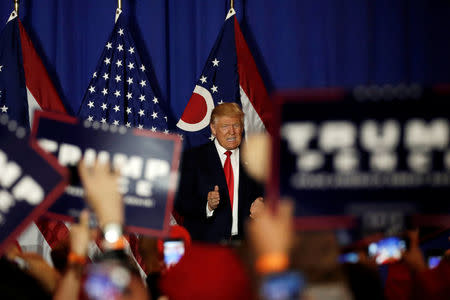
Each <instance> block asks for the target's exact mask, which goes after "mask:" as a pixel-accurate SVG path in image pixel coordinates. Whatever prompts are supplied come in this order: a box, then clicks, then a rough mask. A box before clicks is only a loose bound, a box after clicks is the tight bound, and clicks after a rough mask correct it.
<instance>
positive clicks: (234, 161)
mask: <svg viewBox="0 0 450 300" xmlns="http://www.w3.org/2000/svg"><path fill="white" fill-rule="evenodd" d="M214 145H215V146H216V149H217V153H218V154H219V157H220V162H221V163H222V168H223V165H224V164H225V159H227V155H226V154H225V152H227V149H225V148H224V147H222V146H221V145H220V144H219V141H218V140H217V139H215V140H214ZM230 151H231V155H230V160H231V167H232V168H233V180H234V184H233V186H234V190H233V212H232V213H233V221H232V225H231V235H236V234H238V203H239V196H238V194H239V192H238V191H239V148H236V149H233V150H230ZM227 193H228V191H227ZM220 201H223V199H220ZM213 214H214V210H210V209H209V207H208V202H206V216H207V217H208V218H209V217H211V216H213Z"/></svg>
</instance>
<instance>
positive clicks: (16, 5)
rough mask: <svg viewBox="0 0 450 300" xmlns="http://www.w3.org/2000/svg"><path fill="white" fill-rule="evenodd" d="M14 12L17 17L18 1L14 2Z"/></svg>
mask: <svg viewBox="0 0 450 300" xmlns="http://www.w3.org/2000/svg"><path fill="white" fill-rule="evenodd" d="M14 10H15V11H16V14H17V15H19V0H14Z"/></svg>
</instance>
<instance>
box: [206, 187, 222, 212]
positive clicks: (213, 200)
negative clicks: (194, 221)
mask: <svg viewBox="0 0 450 300" xmlns="http://www.w3.org/2000/svg"><path fill="white" fill-rule="evenodd" d="M219 202H220V194H219V186H217V185H216V186H214V190H213V191H210V192H209V193H208V208H209V210H215V209H216V208H217V206H218V205H219Z"/></svg>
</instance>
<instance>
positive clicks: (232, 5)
mask: <svg viewBox="0 0 450 300" xmlns="http://www.w3.org/2000/svg"><path fill="white" fill-rule="evenodd" d="M230 8H234V0H230Z"/></svg>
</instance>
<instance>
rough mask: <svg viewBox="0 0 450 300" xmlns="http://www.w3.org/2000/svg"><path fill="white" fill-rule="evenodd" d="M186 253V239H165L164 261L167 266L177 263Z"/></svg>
mask: <svg viewBox="0 0 450 300" xmlns="http://www.w3.org/2000/svg"><path fill="white" fill-rule="evenodd" d="M183 255H184V241H183V240H182V239H166V240H164V262H165V264H166V266H167V267H171V266H173V265H176V264H177V263H178V261H179V260H180V259H181V257H183Z"/></svg>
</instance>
